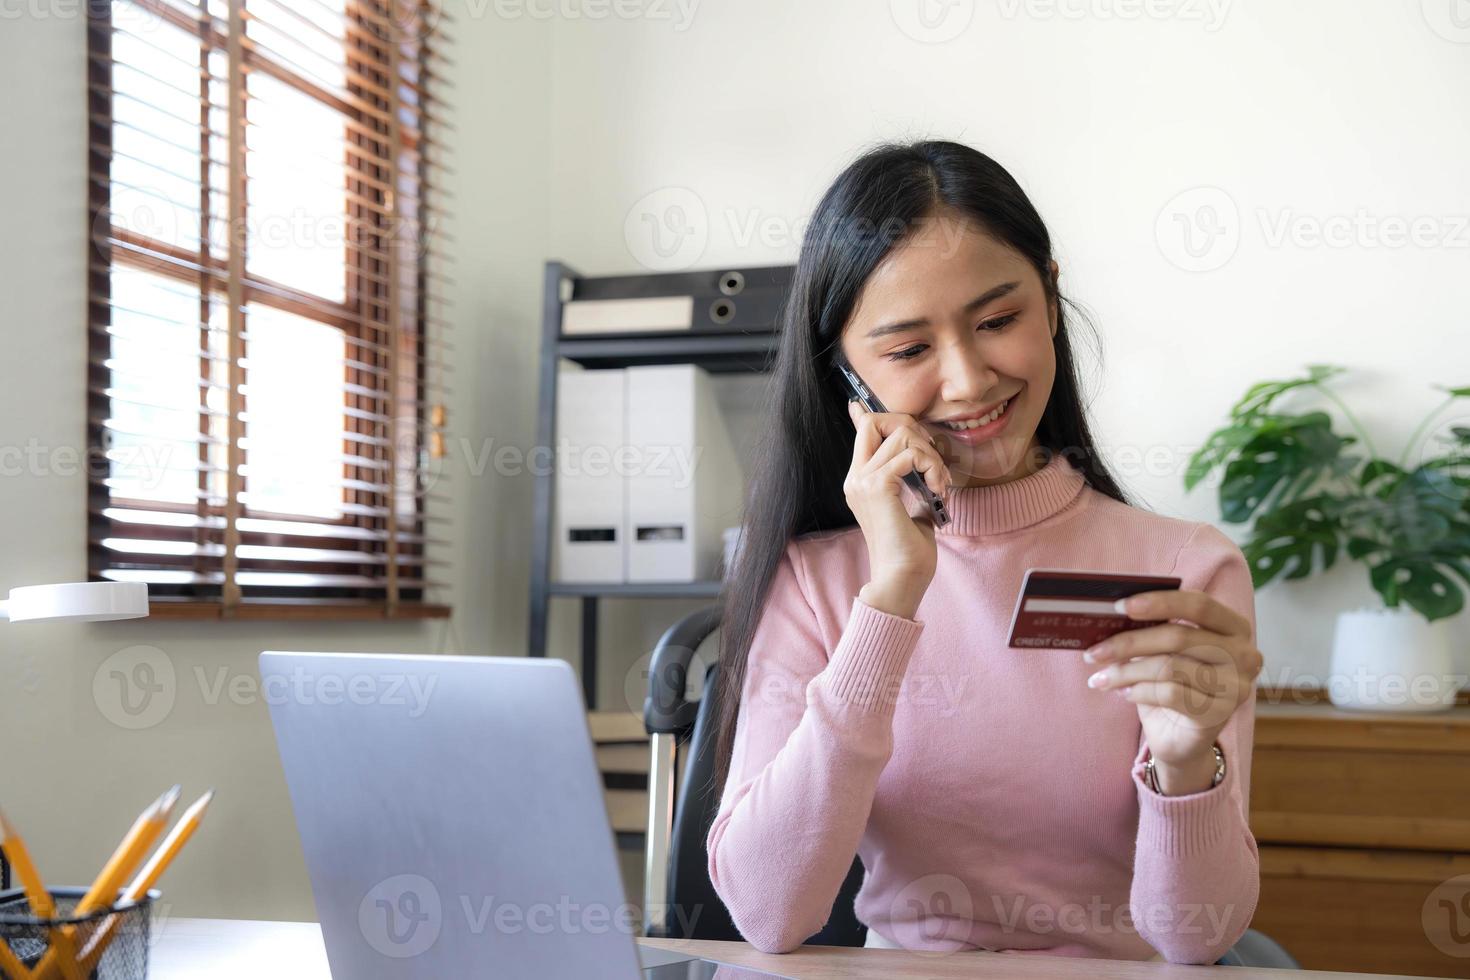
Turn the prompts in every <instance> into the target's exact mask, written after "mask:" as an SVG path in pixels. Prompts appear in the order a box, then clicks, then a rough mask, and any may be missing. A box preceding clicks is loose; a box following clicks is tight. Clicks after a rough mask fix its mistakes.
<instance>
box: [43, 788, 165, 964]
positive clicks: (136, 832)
mask: <svg viewBox="0 0 1470 980" xmlns="http://www.w3.org/2000/svg"><path fill="white" fill-rule="evenodd" d="M178 799H179V787H178V786H174V787H173V788H172V789H170V790H169V791H168V792H166V793H164V794H163V795H162V796H160V797H159V798H158V799H157V800H155V801H154V802H153V804H152V805H151V806H149V807H148V808H147V809H145V810H144V811H143V812H142V813H140V814H138V819H137V820H134V821H133V825H132V826H131V827H129V828H128V832H127V834H126V835H124V836H123V839H122V841H121V843H119V844H118V845H117V849H116V850H115V851H113V852H112V857H110V858H108V860H107V863H106V864H105V865H103V867H102V870H101V872H99V873H98V875H97V877H96V878H95V879H94V880H93V882H92V887H91V888H88V889H87V892H86V894H85V895H83V896H82V900H81V901H80V902H78V903H77V905H76V907H75V908H74V909H72V910H71V914H72V915H73V916H76V917H81V916H84V915H86V914H87V913H89V912H95V911H97V909H98V908H99V907H106V906H108V905H111V904H112V902H113V900H114V899H115V898H116V896H117V891H118V889H119V888H121V887H122V884H123V882H124V881H125V880H126V879H127V877H128V875H130V874H132V873H133V869H134V868H136V867H137V866H138V862H139V861H141V860H143V856H144V855H145V854H147V853H148V849H149V848H150V847H152V846H153V842H154V841H156V840H158V835H159V834H160V833H162V832H163V828H164V827H165V826H167V825H168V815H169V814H170V813H171V812H173V808H174V804H175V803H177V802H178ZM76 942H77V928H76V926H62V927H61V928H60V929H53V930H51V944H50V948H48V949H47V950H46V955H44V956H42V957H41V962H40V963H39V964H37V965H36V969H35V973H34V975H35V976H36V977H38V978H40V980H50V978H51V977H52V976H54V975H55V973H54V972H53V971H54V970H60V971H61V972H62V974H63V975H65V976H67V977H68V978H72V977H75V976H80V974H79V973H77V972H76V971H77V970H78V969H79V966H80V964H79V963H78V962H77V959H78V957H77V949H76Z"/></svg>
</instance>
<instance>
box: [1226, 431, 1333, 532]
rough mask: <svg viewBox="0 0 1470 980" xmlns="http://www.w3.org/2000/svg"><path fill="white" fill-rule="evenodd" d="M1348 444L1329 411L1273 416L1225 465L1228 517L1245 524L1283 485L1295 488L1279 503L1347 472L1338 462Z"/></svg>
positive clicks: (1284, 493)
mask: <svg viewBox="0 0 1470 980" xmlns="http://www.w3.org/2000/svg"><path fill="white" fill-rule="evenodd" d="M1347 442H1348V440H1346V439H1344V438H1342V437H1340V436H1338V435H1337V434H1336V433H1334V432H1333V431H1332V420H1331V418H1329V417H1328V415H1327V414H1326V413H1325V412H1308V413H1307V414H1305V415H1297V416H1290V415H1273V416H1267V417H1266V418H1265V419H1263V420H1262V422H1261V425H1260V427H1259V428H1257V429H1256V431H1255V433H1254V434H1253V435H1252V436H1251V438H1250V440H1249V441H1247V442H1246V444H1245V445H1244V446H1242V447H1241V449H1240V452H1239V454H1238V455H1237V456H1236V457H1235V458H1234V459H1233V460H1231V461H1230V463H1229V464H1227V465H1226V467H1225V479H1224V481H1223V482H1222V483H1221V484H1220V510H1221V514H1222V516H1223V517H1224V519H1225V520H1226V521H1229V522H1231V523H1234V524H1240V523H1243V522H1245V521H1246V520H1248V519H1249V518H1250V516H1251V514H1252V513H1254V512H1255V510H1256V509H1257V508H1259V507H1263V506H1266V505H1267V501H1268V499H1270V498H1272V497H1273V493H1275V491H1277V490H1278V488H1279V487H1280V484H1282V483H1283V482H1289V487H1287V488H1281V489H1282V492H1281V493H1280V494H1277V495H1276V496H1275V499H1274V501H1273V503H1274V504H1277V505H1279V504H1285V503H1290V502H1291V501H1292V500H1293V499H1294V498H1295V497H1296V496H1298V495H1299V494H1301V493H1303V492H1305V490H1306V489H1307V487H1308V486H1310V485H1311V483H1312V482H1313V481H1314V480H1315V479H1316V478H1320V477H1322V476H1323V475H1324V474H1336V473H1340V472H1341V468H1342V467H1341V464H1339V463H1338V458H1339V453H1340V452H1341V451H1342V447H1343V446H1345V445H1347Z"/></svg>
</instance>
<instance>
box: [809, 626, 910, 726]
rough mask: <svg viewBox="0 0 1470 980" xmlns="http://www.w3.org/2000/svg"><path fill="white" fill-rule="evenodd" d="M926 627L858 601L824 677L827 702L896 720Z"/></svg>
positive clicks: (828, 663)
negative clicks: (900, 693)
mask: <svg viewBox="0 0 1470 980" xmlns="http://www.w3.org/2000/svg"><path fill="white" fill-rule="evenodd" d="M923 631H924V624H923V623H922V622H921V621H919V620H915V619H905V618H904V617H902V616H895V615H893V614H892V613H887V612H883V611H882V610H880V609H874V608H873V607H872V606H870V605H868V604H867V603H866V602H864V601H863V600H862V599H859V598H856V597H854V598H853V600H852V611H851V612H850V613H849V614H848V618H847V627H846V628H845V629H844V630H843V631H842V636H841V638H840V639H838V641H837V648H836V649H835V650H833V651H832V656H831V657H830V658H829V659H828V661H827V668H826V669H825V670H824V671H823V672H822V674H821V676H822V678H823V685H822V686H823V688H824V694H825V697H826V699H827V700H828V701H829V702H837V703H840V704H843V705H847V706H851V707H853V708H856V709H859V710H864V711H876V712H881V713H884V714H888V715H892V714H893V712H894V709H895V706H896V705H897V703H898V688H899V685H900V684H902V682H903V676H904V672H905V671H906V670H907V669H908V663H909V658H910V657H912V656H913V652H914V646H915V644H917V643H918V640H919V634H920V633H922V632H923Z"/></svg>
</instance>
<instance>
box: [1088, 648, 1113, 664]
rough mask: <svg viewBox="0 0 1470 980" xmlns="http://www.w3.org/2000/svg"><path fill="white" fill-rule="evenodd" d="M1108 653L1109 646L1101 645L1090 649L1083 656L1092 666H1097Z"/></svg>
mask: <svg viewBox="0 0 1470 980" xmlns="http://www.w3.org/2000/svg"><path fill="white" fill-rule="evenodd" d="M1107 651H1108V647H1107V644H1105V643H1099V644H1098V645H1097V646H1094V647H1089V648H1088V650H1087V652H1086V653H1084V654H1083V655H1082V659H1083V660H1086V661H1087V662H1088V663H1090V664H1095V663H1097V662H1098V661H1099V660H1101V659H1102V655H1103V654H1104V653H1107Z"/></svg>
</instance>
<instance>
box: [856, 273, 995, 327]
mask: <svg viewBox="0 0 1470 980" xmlns="http://www.w3.org/2000/svg"><path fill="white" fill-rule="evenodd" d="M1020 285H1021V284H1020V282H1003V283H1001V284H1000V285H999V286H994V287H992V288H990V289H987V290H986V291H985V292H983V293H981V294H980V295H979V296H976V297H975V298H974V299H972V300H970V301H969V302H968V303H966V304H965V305H964V306H963V307H961V308H960V312H962V313H969V312H971V311H972V310H977V309H979V308H980V307H982V306H984V305H985V304H986V303H989V302H990V301H991V300H996V299H1000V298H1001V297H1002V296H1005V295H1006V294H1008V293H1011V292H1014V291H1015V290H1016V289H1017V288H1019V287H1020ZM928 323H929V320H928V319H927V318H926V317H919V318H918V319H917V320H900V321H898V322H897V323H886V324H884V325H883V326H881V327H874V328H873V329H872V330H869V331H868V339H869V340H872V339H873V338H875V337H886V336H887V335H888V334H891V333H900V332H901V331H904V330H912V329H913V328H914V327H923V326H927V325H928Z"/></svg>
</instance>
